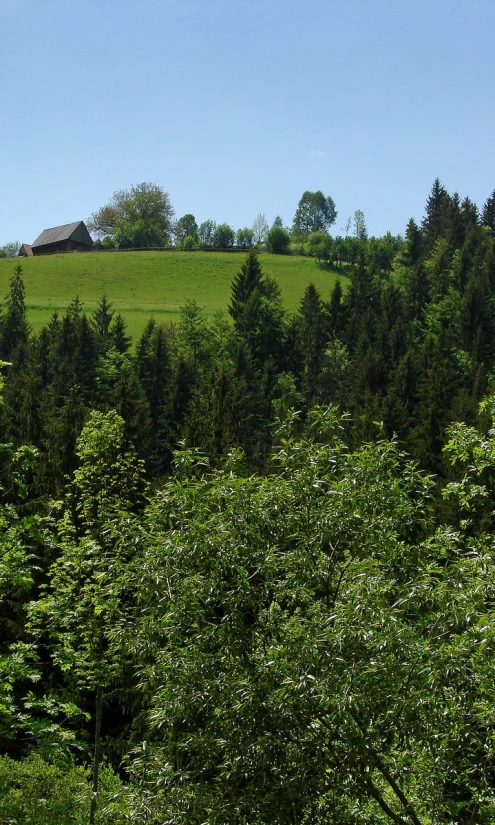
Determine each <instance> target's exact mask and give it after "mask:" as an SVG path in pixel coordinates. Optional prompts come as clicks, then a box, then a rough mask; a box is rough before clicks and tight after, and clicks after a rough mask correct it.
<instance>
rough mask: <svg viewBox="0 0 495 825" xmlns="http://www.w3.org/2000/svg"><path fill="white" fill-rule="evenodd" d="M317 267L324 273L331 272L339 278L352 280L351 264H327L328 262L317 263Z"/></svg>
mask: <svg viewBox="0 0 495 825" xmlns="http://www.w3.org/2000/svg"><path fill="white" fill-rule="evenodd" d="M316 266H317V267H318V269H321V270H322V271H323V272H331V273H332V275H338V276H339V278H340V277H342V278H350V277H351V272H352V267H351V266H350V264H339V265H338V266H337V265H336V264H331V263H327V262H326V261H316Z"/></svg>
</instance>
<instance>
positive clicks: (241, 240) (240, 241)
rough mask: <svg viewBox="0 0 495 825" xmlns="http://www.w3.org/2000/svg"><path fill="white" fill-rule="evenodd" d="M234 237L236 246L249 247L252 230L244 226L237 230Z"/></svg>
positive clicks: (252, 236)
mask: <svg viewBox="0 0 495 825" xmlns="http://www.w3.org/2000/svg"><path fill="white" fill-rule="evenodd" d="M235 238H236V241H235V242H236V244H237V246H241V247H242V248H243V249H249V248H250V247H251V246H252V245H253V239H254V231H253V230H252V229H249V227H247V226H245V227H244V228H243V229H238V230H237V232H236V236H235Z"/></svg>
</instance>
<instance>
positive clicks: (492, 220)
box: [481, 189, 495, 234]
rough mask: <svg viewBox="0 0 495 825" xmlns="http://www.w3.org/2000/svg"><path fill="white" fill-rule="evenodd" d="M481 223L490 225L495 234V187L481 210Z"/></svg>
mask: <svg viewBox="0 0 495 825" xmlns="http://www.w3.org/2000/svg"><path fill="white" fill-rule="evenodd" d="M481 223H482V224H483V226H489V227H490V229H491V230H492V233H493V234H495V189H494V190H493V192H492V194H491V195H490V197H489V198H487V200H486V201H485V204H484V206H483V210H482V212H481Z"/></svg>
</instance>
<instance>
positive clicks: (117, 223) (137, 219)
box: [88, 183, 174, 248]
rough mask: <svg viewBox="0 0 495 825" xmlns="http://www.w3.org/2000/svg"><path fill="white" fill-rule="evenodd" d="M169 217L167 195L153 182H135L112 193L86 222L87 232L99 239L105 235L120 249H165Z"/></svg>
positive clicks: (171, 208) (171, 219)
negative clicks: (129, 186) (108, 200)
mask: <svg viewBox="0 0 495 825" xmlns="http://www.w3.org/2000/svg"><path fill="white" fill-rule="evenodd" d="M173 217H174V210H173V207H172V204H171V202H170V197H169V195H168V193H167V192H165V190H164V189H163V188H162V187H161V186H157V185H156V184H154V183H139V184H137V185H135V186H131V188H130V189H122V190H120V191H118V192H114V194H113V195H112V198H111V200H110V203H109V204H107V205H106V206H103V207H101V208H100V209H99V210H97V211H96V212H94V213H93V214H92V215H91V217H90V218H89V219H88V229H89V230H90V232H93V234H94V235H96V237H99V238H101V237H104V236H106V235H108V236H109V237H110V238H111V239H112V241H113V242H114V243H115V244H116V245H117V246H120V247H122V248H129V247H147V246H166V245H167V244H169V243H170V239H171V236H172V229H173Z"/></svg>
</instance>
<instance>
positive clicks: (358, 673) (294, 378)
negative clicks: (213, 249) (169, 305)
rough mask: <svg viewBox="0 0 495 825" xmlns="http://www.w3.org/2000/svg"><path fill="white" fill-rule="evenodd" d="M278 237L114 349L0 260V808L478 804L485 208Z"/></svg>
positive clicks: (489, 218)
mask: <svg viewBox="0 0 495 825" xmlns="http://www.w3.org/2000/svg"><path fill="white" fill-rule="evenodd" d="M282 231H285V230H283V229H282ZM301 243H302V241H301ZM308 243H309V244H310V246H311V245H312V250H311V251H312V254H314V255H315V258H316V261H315V266H317V265H318V266H323V267H324V266H328V265H330V264H332V265H338V266H340V267H341V268H342V279H341V282H340V283H337V285H336V286H335V288H334V289H333V291H332V293H331V294H329V295H320V294H318V292H317V290H316V289H315V288H314V287H313V286H311V285H310V286H308V287H307V289H306V290H305V291H304V294H303V295H302V296H301V303H300V307H299V310H298V312H297V313H296V314H295V315H289V314H288V313H287V312H286V311H285V310H284V307H283V305H282V302H281V298H280V294H279V290H278V286H277V284H276V282H274V281H272V280H271V279H270V278H268V277H266V276H265V275H264V273H263V272H262V270H261V267H260V264H259V261H258V259H257V256H256V253H255V252H254V251H249V252H248V254H247V257H246V259H245V260H244V261H243V262H242V263H241V262H240V267H239V273H238V275H237V276H236V278H235V280H234V281H233V283H232V290H231V300H230V304H229V307H228V315H224V316H218V317H216V318H215V319H214V320H213V321H210V320H207V319H205V317H204V316H203V314H202V311H201V308H200V307H199V306H198V304H197V303H196V302H195V301H194V299H191V300H189V301H187V302H186V304H185V305H184V307H183V308H182V311H181V322H180V324H178V325H177V326H168V327H163V326H159V325H157V324H156V323H155V322H154V321H153V319H151V320H150V321H149V322H148V324H147V325H146V328H145V329H144V331H143V333H142V335H141V336H140V338H139V340H137V341H136V342H131V340H130V339H129V336H128V335H127V333H126V327H125V322H124V320H123V319H122V317H121V316H120V315H118V314H115V313H113V312H112V307H111V305H110V304H109V302H108V300H107V298H106V297H105V296H102V299H101V301H100V303H99V306H98V308H97V310H96V311H95V312H94V313H92V314H91V315H87V314H86V313H85V312H84V308H83V307H82V305H81V303H80V301H79V299H78V298H77V297H75V298H74V301H73V302H72V304H71V306H70V307H69V309H68V310H67V312H66V314H65V315H64V316H63V317H58V316H57V315H54V316H53V318H52V320H51V321H50V323H49V324H48V326H47V327H45V328H44V329H43V330H42V331H41V332H40V333H39V334H38V335H33V334H32V332H31V331H30V329H29V325H28V322H27V319H26V307H25V294H24V285H23V281H22V266H19V265H17V266H16V267H15V268H14V266H13V274H12V279H11V284H10V291H9V295H8V296H7V306H6V309H5V311H4V313H3V315H2V316H1V319H0V358H1V359H2V360H3V361H4V368H3V377H4V386H3V393H2V395H3V406H2V409H1V423H2V432H3V436H2V439H1V440H2V442H3V445H2V464H1V477H0V480H1V485H2V501H1V505H0V516H1V530H2V556H1V559H0V594H1V601H0V610H1V612H2V623H1V640H0V645H1V649H0V653H1V657H0V679H1V682H2V691H1V694H0V746H1V753H2V754H3V756H2V757H1V758H0V821H2V822H3V821H5V822H8V823H21V822H23V823H24V822H26V823H27V822H33V823H34V822H36V823H39V825H45V823H47V825H48V823H50V825H52V824H53V825H55V823H57V825H58V824H60V825H63V824H64V823H69V822H70V823H90V824H91V823H105V824H106V823H108V824H110V823H124V822H133V823H149V825H161V824H162V823H174V825H179V823H183V824H184V825H186V823H187V825H201V823H208V825H221V823H222V825H223V823H225V824H226V823H234V822H236V823H245V825H265V824H266V825H271V824H272V823H277V825H279V824H280V825H286V824H287V825H295V823H308V825H309V823H329V824H330V823H332V824H333V825H358V823H386V822H387V823H390V822H394V823H399V825H420V823H421V825H427V824H428V825H430V823H431V824H433V823H435V824H436V823H438V825H440V823H461V822H471V823H491V822H493V821H494V820H495V761H494V759H495V739H494V736H495V729H494V726H495V713H494V708H495V705H494V703H493V696H494V690H495V670H494V668H495V665H494V664H493V663H494V662H495V658H494V654H495V650H494V647H495V613H494V609H495V599H494V596H495V591H494V581H495V556H494V550H495V546H494V543H495V537H494V534H493V529H494V513H493V494H494V489H493V488H494V484H495V435H494V430H493V429H492V428H493V427H494V426H495V424H494V416H495V401H494V400H493V398H494V392H495V388H494V386H493V380H494V366H495V363H494V362H495V346H494V344H495V300H494V299H495V193H494V194H493V195H492V196H491V198H489V199H488V201H487V202H486V204H485V206H484V207H483V210H482V212H481V214H479V213H478V210H477V208H476V206H475V205H474V204H473V203H472V202H471V201H470V200H469V199H468V198H465V199H464V200H461V199H460V198H459V197H458V196H457V195H450V194H449V193H448V192H447V191H446V190H445V189H444V188H443V186H442V185H441V184H440V182H439V181H438V180H437V181H435V183H434V185H433V188H432V190H431V193H430V196H429V197H428V200H427V204H426V209H425V215H424V219H423V221H422V223H421V226H418V225H417V224H416V223H415V222H414V221H413V220H411V221H410V222H409V224H408V226H407V229H406V233H405V237H404V239H396V238H392V237H391V236H386V237H385V238H382V239H374V238H370V239H368V238H367V237H366V233H365V232H361V234H360V235H359V233H357V237H354V238H348V239H340V240H339V241H337V242H336V241H335V240H332V239H330V238H328V236H324V233H322V232H317V233H312V238H310V239H308Z"/></svg>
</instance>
